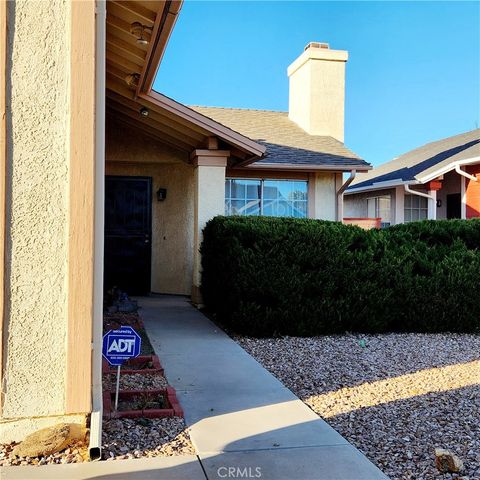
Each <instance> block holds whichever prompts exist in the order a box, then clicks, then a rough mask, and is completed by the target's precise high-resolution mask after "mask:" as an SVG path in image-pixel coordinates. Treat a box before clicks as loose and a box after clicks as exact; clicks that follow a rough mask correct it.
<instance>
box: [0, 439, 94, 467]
mask: <svg viewBox="0 0 480 480" xmlns="http://www.w3.org/2000/svg"><path fill="white" fill-rule="evenodd" d="M16 445H17V443H15V442H14V443H3V444H0V467H10V466H17V465H50V464H53V463H82V462H88V461H89V460H88V443H84V442H78V443H76V444H74V445H71V446H70V447H69V448H67V449H66V450H63V451H62V452H58V453H53V454H51V455H47V456H42V457H34V458H31V457H16V456H13V454H12V451H13V449H14V448H15V446H16Z"/></svg>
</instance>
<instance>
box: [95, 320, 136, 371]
mask: <svg viewBox="0 0 480 480" xmlns="http://www.w3.org/2000/svg"><path fill="white" fill-rule="evenodd" d="M141 342H142V340H141V338H140V336H139V335H138V333H137V332H136V331H135V330H134V329H133V328H132V327H120V328H119V329H118V330H110V331H109V332H108V333H106V334H105V335H104V337H103V348H102V353H103V356H104V357H105V358H106V359H107V360H108V363H110V365H116V366H118V365H121V364H122V363H123V362H125V360H128V359H129V358H134V357H138V355H139V354H140V347H141Z"/></svg>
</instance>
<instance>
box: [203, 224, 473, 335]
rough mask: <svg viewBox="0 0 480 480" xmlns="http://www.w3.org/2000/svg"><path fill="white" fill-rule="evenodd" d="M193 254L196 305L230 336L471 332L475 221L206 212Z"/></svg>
mask: <svg viewBox="0 0 480 480" xmlns="http://www.w3.org/2000/svg"><path fill="white" fill-rule="evenodd" d="M201 252H202V267H203V273H202V294H203V298H204V302H205V305H206V306H207V308H208V309H209V310H210V311H211V312H212V313H213V314H214V315H215V316H216V317H217V319H218V320H219V321H220V322H221V323H222V324H223V325H225V326H226V327H227V328H230V329H232V330H233V331H235V332H238V333H243V334H247V335H253V336H272V335H297V336H309V335H321V334H333V333H343V332H346V331H350V332H370V333H379V332H390V331H395V332H445V331H451V332H478V331H480V301H479V300H480V299H479V293H480V289H479V281H480V220H468V221H465V220H446V221H422V222H415V223H409V224H404V225H398V226H394V227H390V228H388V229H384V230H368V231H367V230H362V229H360V228H358V227H355V226H351V225H342V224H341V223H338V222H327V221H319V220H309V219H293V218H275V217H216V218H214V219H213V220H211V221H210V222H208V224H207V225H206V227H205V230H204V241H203V244H202V248H201Z"/></svg>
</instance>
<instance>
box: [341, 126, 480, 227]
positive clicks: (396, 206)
mask: <svg viewBox="0 0 480 480" xmlns="http://www.w3.org/2000/svg"><path fill="white" fill-rule="evenodd" d="M479 179H480V129H476V130H472V131H470V132H466V133H462V134H460V135H455V136H453V137H448V138H444V139H442V140H438V141H436V142H432V143H428V144H426V145H423V146H422V147H419V148H416V149H415V150H412V151H410V152H407V153H405V154H403V155H401V156H400V157H398V158H395V159H394V160H392V161H390V162H388V163H385V164H383V165H380V166H378V167H375V168H374V169H372V170H371V171H370V172H368V173H366V174H362V175H359V176H358V177H357V178H356V179H355V180H354V181H353V182H352V184H351V185H350V187H349V188H348V189H347V191H346V192H345V197H344V209H345V217H354V218H381V221H382V223H383V224H384V225H395V224H398V223H405V222H413V221H416V220H424V219H431V220H435V219H450V218H464V219H467V218H476V217H480V180H479Z"/></svg>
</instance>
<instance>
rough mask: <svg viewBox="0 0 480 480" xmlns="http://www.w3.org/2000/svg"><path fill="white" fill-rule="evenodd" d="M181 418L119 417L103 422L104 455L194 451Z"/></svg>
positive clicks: (123, 456)
mask: <svg viewBox="0 0 480 480" xmlns="http://www.w3.org/2000/svg"><path fill="white" fill-rule="evenodd" d="M194 454H195V449H194V448H193V445H192V442H191V440H190V435H189V433H188V430H187V428H186V426H185V422H184V420H183V418H178V417H170V418H152V419H148V418H122V419H114V420H108V421H107V422H104V423H103V458H104V459H105V460H122V459H127V458H140V457H159V456H163V457H165V456H172V455H194Z"/></svg>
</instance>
